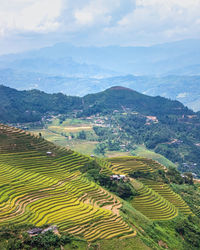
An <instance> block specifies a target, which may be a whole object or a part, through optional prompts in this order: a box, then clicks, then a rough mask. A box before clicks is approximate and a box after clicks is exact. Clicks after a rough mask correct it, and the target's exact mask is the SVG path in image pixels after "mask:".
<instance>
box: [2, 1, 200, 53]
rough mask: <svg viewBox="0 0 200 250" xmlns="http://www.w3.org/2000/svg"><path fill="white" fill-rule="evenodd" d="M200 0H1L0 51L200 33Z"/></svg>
mask: <svg viewBox="0 0 200 250" xmlns="http://www.w3.org/2000/svg"><path fill="white" fill-rule="evenodd" d="M199 10H200V0H6V1H5V0H0V54H5V53H10V52H18V51H24V50H28V49H33V48H39V47H45V46H49V45H53V44H55V43H58V42H67V43H70V44H74V45H78V46H80V45H81V46H107V45H120V46H150V45H153V44H159V43H166V42H172V41H177V40H184V39H199V38H200V11H199Z"/></svg>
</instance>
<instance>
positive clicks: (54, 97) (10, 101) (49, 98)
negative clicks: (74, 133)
mask: <svg viewBox="0 0 200 250" xmlns="http://www.w3.org/2000/svg"><path fill="white" fill-rule="evenodd" d="M81 103H82V100H81V98H79V97H71V96H66V95H63V94H61V93H58V94H46V93H44V92H42V91H39V90H30V91H18V90H15V89H12V88H9V87H5V86H2V85H0V121H1V122H10V123H16V122H19V123H23V122H34V121H39V120H41V118H42V117H43V116H44V115H46V114H48V113H51V114H53V113H55V114H59V113H62V114H63V113H67V112H69V111H71V110H72V109H78V108H79V107H80V106H81Z"/></svg>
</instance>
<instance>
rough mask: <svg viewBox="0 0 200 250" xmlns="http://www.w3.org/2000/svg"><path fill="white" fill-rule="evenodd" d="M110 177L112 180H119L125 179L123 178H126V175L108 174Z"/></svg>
mask: <svg viewBox="0 0 200 250" xmlns="http://www.w3.org/2000/svg"><path fill="white" fill-rule="evenodd" d="M110 179H111V180H112V181H120V180H123V181H125V180H127V177H126V175H120V174H114V175H111V176H110Z"/></svg>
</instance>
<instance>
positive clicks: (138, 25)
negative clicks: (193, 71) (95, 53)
mask: <svg viewBox="0 0 200 250" xmlns="http://www.w3.org/2000/svg"><path fill="white" fill-rule="evenodd" d="M199 10H200V0H190V1H188V0H136V7H135V9H134V10H133V11H132V12H130V13H128V14H127V15H125V16H124V17H122V18H121V20H120V21H118V23H117V24H116V25H115V26H113V27H107V28H106V30H105V31H106V33H107V34H108V33H112V34H113V35H119V34H120V33H121V34H122V33H124V34H125V39H127V37H128V38H129V39H131V36H130V33H132V34H133V35H132V39H133V41H134V40H135V39H136V40H137V38H138V41H140V42H141V41H142V42H143V43H145V41H146V44H148V43H155V42H156V39H157V42H158V43H159V42H164V41H169V40H170V39H171V40H176V39H184V38H193V37H197V36H198V34H200V26H199V19H200V12H199ZM129 44H131V41H130V40H129Z"/></svg>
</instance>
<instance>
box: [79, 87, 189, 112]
mask: <svg viewBox="0 0 200 250" xmlns="http://www.w3.org/2000/svg"><path fill="white" fill-rule="evenodd" d="M83 100H84V107H85V111H88V112H91V113H96V112H110V111H113V110H118V111H123V110H124V111H128V110H131V111H136V112H139V113H142V114H145V115H162V114H165V115H170V114H179V115H181V114H182V115H183V114H192V113H193V112H192V111H191V110H189V109H188V108H187V107H185V106H184V105H183V104H182V103H180V102H178V101H172V100H169V99H167V98H163V97H160V96H156V97H151V96H147V95H144V94H141V93H138V92H136V91H134V90H132V89H129V88H125V87H120V86H115V87H111V88H109V89H107V90H105V91H103V92H99V93H97V94H90V95H86V96H85V97H83Z"/></svg>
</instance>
